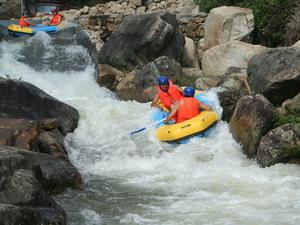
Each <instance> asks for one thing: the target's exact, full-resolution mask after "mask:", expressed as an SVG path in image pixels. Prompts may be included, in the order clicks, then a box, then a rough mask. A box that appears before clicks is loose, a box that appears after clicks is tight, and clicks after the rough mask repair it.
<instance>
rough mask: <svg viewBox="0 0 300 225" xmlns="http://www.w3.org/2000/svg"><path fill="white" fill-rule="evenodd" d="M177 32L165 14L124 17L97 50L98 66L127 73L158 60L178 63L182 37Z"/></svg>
mask: <svg viewBox="0 0 300 225" xmlns="http://www.w3.org/2000/svg"><path fill="white" fill-rule="evenodd" d="M177 28H178V22H177V20H176V16H175V15H173V14H170V13H168V12H165V11H164V12H158V13H151V14H141V15H133V16H127V17H125V18H124V20H123V21H122V23H121V24H120V26H119V27H118V29H117V31H116V32H114V33H113V34H112V35H111V37H110V38H109V39H108V41H107V42H105V44H104V45H103V47H102V48H101V51H100V54H99V62H100V63H103V64H108V65H111V66H113V67H116V68H118V69H123V70H127V71H131V70H133V69H134V68H135V67H136V66H138V67H142V66H143V65H145V64H147V63H148V62H151V61H153V60H154V59H156V58H157V57H159V56H168V57H170V58H173V59H179V58H180V56H181V54H182V51H183V47H184V37H183V35H182V34H181V33H180V32H179V31H178V29H177Z"/></svg>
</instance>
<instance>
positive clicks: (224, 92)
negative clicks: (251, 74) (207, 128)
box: [218, 68, 251, 122]
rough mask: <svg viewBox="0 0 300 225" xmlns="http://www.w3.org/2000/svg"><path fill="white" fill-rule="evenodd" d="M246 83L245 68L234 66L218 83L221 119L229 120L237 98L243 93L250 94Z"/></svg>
mask: <svg viewBox="0 0 300 225" xmlns="http://www.w3.org/2000/svg"><path fill="white" fill-rule="evenodd" d="M247 84H248V81H247V72H246V70H244V69H243V70H240V69H235V68H232V69H231V71H229V72H228V74H226V75H225V77H224V78H223V80H222V81H221V82H220V83H219V84H218V86H220V87H221V91H220V92H218V97H219V100H220V105H221V106H222V108H223V114H222V119H223V120H226V121H227V122H229V121H230V119H231V116H232V114H233V112H234V109H235V107H236V103H237V102H238V100H239V99H240V98H241V97H243V96H244V95H247V94H251V93H249V91H250V90H248V88H247ZM250 92H251V91H250Z"/></svg>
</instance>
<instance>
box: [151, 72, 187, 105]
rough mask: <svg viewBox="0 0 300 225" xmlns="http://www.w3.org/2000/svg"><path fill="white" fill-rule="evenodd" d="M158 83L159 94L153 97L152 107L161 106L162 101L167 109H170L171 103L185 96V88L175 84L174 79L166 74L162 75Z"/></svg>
mask: <svg viewBox="0 0 300 225" xmlns="http://www.w3.org/2000/svg"><path fill="white" fill-rule="evenodd" d="M157 83H158V86H157V87H156V89H157V94H156V95H155V97H154V98H153V101H152V103H151V107H160V105H159V104H160V103H161V104H162V105H163V106H164V107H165V108H166V109H168V110H170V108H171V105H172V104H173V103H175V102H176V101H178V100H180V99H181V98H182V97H183V95H182V93H183V90H182V88H181V87H179V86H177V85H175V84H173V82H172V80H171V79H168V78H167V77H166V76H160V77H159V78H158V79H157Z"/></svg>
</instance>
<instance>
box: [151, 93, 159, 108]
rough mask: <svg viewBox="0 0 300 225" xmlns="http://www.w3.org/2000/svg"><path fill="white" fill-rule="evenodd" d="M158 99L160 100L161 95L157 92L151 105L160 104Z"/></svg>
mask: <svg viewBox="0 0 300 225" xmlns="http://www.w3.org/2000/svg"><path fill="white" fill-rule="evenodd" d="M158 101H159V95H158V94H156V95H155V96H154V98H153V101H152V103H151V107H155V106H158V105H157V103H158Z"/></svg>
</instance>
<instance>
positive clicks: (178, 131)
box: [156, 111, 218, 142]
mask: <svg viewBox="0 0 300 225" xmlns="http://www.w3.org/2000/svg"><path fill="white" fill-rule="evenodd" d="M217 121H218V115H217V113H216V112H214V111H203V112H201V113H200V114H199V115H198V116H195V117H193V118H192V119H189V120H186V121H183V122H181V123H176V124H171V125H163V126H161V127H159V128H158V129H157V130H156V136H157V138H158V139H159V140H160V141H166V142H174V141H176V142H178V141H181V140H184V139H187V138H190V137H192V136H196V135H199V134H202V133H204V132H205V131H207V130H208V129H209V128H211V127H212V126H214V125H215V124H216V123H217Z"/></svg>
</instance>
